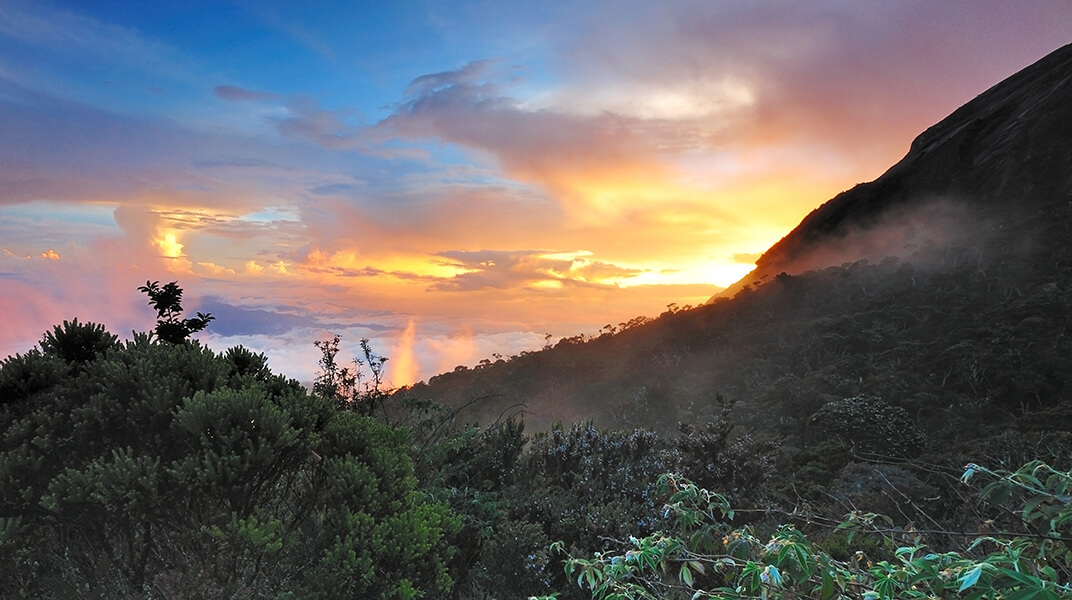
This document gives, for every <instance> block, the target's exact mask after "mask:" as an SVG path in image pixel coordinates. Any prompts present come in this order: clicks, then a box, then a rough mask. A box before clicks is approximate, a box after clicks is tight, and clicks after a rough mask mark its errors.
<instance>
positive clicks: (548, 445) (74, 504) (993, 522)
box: [0, 266, 1072, 600]
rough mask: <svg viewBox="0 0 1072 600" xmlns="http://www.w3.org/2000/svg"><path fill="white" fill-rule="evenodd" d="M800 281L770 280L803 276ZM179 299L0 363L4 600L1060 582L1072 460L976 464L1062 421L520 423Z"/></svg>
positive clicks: (1033, 454)
mask: <svg viewBox="0 0 1072 600" xmlns="http://www.w3.org/2000/svg"><path fill="white" fill-rule="evenodd" d="M890 268H893V266H890ZM828 275H829V276H832V277H840V276H841V274H840V272H837V271H835V272H833V273H831V274H828ZM794 279H796V278H791V279H786V280H783V281H780V282H777V283H775V284H773V285H774V286H780V288H777V287H773V288H772V289H781V288H784V289H785V290H789V292H780V293H790V292H792V293H800V292H799V290H800V289H801V287H802V288H803V289H805V290H806V289H807V288H806V286H801V287H797V288H795V287H794V286H796V285H797V284H796V283H795V282H794V281H793V280H794ZM765 287H766V286H765ZM163 289H164V288H159V287H156V288H154V287H151V286H147V287H146V288H145V289H143V291H146V290H148V291H156V292H157V293H158V296H157V297H155V298H153V297H152V295H151V298H152V299H154V300H155V301H156V303H155V304H153V306H154V308H156V309H157V311H158V316H159V318H160V320H159V321H158V324H157V325H158V327H157V331H156V333H154V334H138V335H136V336H135V338H134V339H133V340H132V341H128V342H120V341H118V339H117V338H116V336H114V335H112V334H111V333H109V332H107V331H105V330H104V328H103V327H101V326H99V325H95V324H91V323H88V324H85V323H79V322H77V321H73V322H65V323H64V324H63V325H61V326H56V327H55V328H54V329H53V330H52V331H50V332H47V333H46V334H45V335H44V337H43V339H42V341H41V343H40V344H39V346H38V347H37V348H34V349H31V350H29V351H28V352H26V353H24V354H17V355H14V356H11V357H9V358H7V359H5V360H4V361H3V362H2V363H0V432H2V434H0V573H2V575H0V598H28V597H29V598H175V599H178V598H203V597H213V598H224V597H229V598H416V597H424V598H458V599H474V600H475V599H483V600H490V599H492V598H527V597H529V596H532V595H537V596H539V595H551V594H557V595H558V596H557V597H559V598H563V599H568V598H589V597H592V596H593V595H594V596H596V597H606V598H650V597H659V598H664V597H665V598H675V597H679V596H680V597H694V595H695V597H763V598H767V597H784V598H817V599H818V600H829V599H830V598H835V597H846V598H860V599H867V598H872V597H920V598H922V597H925V596H926V597H949V598H952V597H967V598H973V599H974V598H981V597H983V596H987V597H992V598H1006V597H1007V598H1013V599H1014V600H1028V598H1030V597H1034V596H1032V595H1031V593H1029V592H1031V591H1032V590H1034V594H1035V595H1038V596H1039V597H1040V598H1055V597H1058V596H1061V597H1064V596H1066V595H1067V593H1068V592H1067V588H1066V587H1061V586H1066V585H1067V571H1068V554H1067V550H1066V549H1064V548H1065V547H1064V546H1063V545H1064V544H1066V543H1067V538H1068V537H1069V536H1070V532H1068V531H1066V530H1067V529H1068V522H1069V516H1068V513H1069V511H1068V510H1067V505H1068V503H1069V498H1068V491H1069V489H1068V487H1069V486H1068V484H1067V481H1068V476H1067V474H1066V473H1063V472H1061V471H1055V470H1052V469H1050V468H1049V467H1045V466H1043V465H1041V464H1032V465H1031V466H1030V467H1028V468H1026V470H1021V471H1019V472H1018V473H1013V474H1007V473H1006V474H1002V473H998V472H997V471H994V472H990V471H985V469H982V468H979V467H973V471H983V472H984V473H986V474H987V475H988V476H990V477H991V478H992V479H991V481H997V482H1004V483H1002V484H1001V485H997V486H995V485H990V486H989V487H987V488H986V489H982V490H980V488H979V487H973V486H974V485H975V483H976V481H977V480H978V478H976V479H972V480H968V478H962V477H961V475H962V473H963V465H964V464H966V463H968V462H971V461H975V462H977V463H980V464H985V465H993V466H994V467H995V468H998V467H1009V468H1013V467H1014V466H1016V465H1020V464H1022V463H1027V462H1030V461H1034V460H1039V459H1041V460H1044V461H1046V462H1048V463H1049V464H1052V465H1068V464H1072V440H1070V434H1069V433H1068V431H1066V430H1064V429H1062V426H1061V425H1060V424H1059V423H1058V424H1055V423H1047V422H1046V421H1045V420H1043V421H1042V425H1041V426H1034V427H1027V426H1022V427H1019V428H1016V429H1010V430H1008V431H1004V432H1003V433H1001V434H1000V435H988V434H986V432H988V431H990V430H988V429H985V428H981V429H979V430H977V431H976V433H977V435H975V437H970V436H966V435H961V436H957V437H954V438H952V439H943V440H938V441H936V439H935V434H936V433H938V434H940V433H941V432H942V431H945V430H944V429H940V428H939V429H936V428H934V427H928V426H926V424H925V423H923V422H921V421H920V415H921V414H924V413H923V412H921V411H922V409H917V410H915V411H913V410H910V406H906V405H905V403H904V402H891V401H887V400H886V399H885V398H886V397H889V396H887V395H885V394H883V393H882V392H883V391H884V390H883V389H881V388H880V389H878V390H869V391H871V392H872V393H860V390H859V388H857V387H849V388H844V390H843V392H842V393H841V394H840V395H838V394H837V393H834V392H836V391H837V390H839V389H842V388H838V387H836V386H835V387H833V388H831V391H830V393H826V394H818V395H817V399H813V400H810V401H809V402H810V403H805V406H804V407H798V408H797V410H798V411H799V412H800V413H801V414H800V416H798V417H794V418H796V419H798V420H799V421H801V422H802V423H804V424H806V426H804V427H803V433H802V432H801V431H800V430H798V429H797V428H794V427H789V428H786V427H783V426H781V424H779V423H774V424H773V425H771V426H768V427H765V428H760V427H756V426H754V424H755V422H756V420H757V417H756V416H755V415H754V414H753V415H749V414H744V415H742V406H741V405H740V404H737V403H735V402H734V401H732V400H726V399H723V397H722V396H720V395H717V394H715V395H713V396H712V397H711V398H710V400H709V402H707V403H706V404H705V405H704V406H703V407H702V409H697V408H694V409H693V412H692V413H689V415H690V418H689V419H687V420H683V421H681V422H679V423H678V424H677V425H676V427H674V428H673V430H672V431H670V430H668V429H669V427H668V424H667V423H666V422H665V419H662V420H660V419H652V420H650V421H649V422H647V423H646V424H645V425H644V426H629V427H602V426H597V425H595V424H593V423H592V422H579V423H575V424H573V425H569V426H562V425H554V426H551V427H549V428H546V429H543V430H539V431H536V432H535V433H528V432H526V423H525V422H524V421H523V420H521V419H519V418H516V417H511V418H505V419H503V420H497V421H493V422H490V423H484V424H476V423H471V422H466V421H465V420H463V418H462V416H461V415H463V414H464V412H463V410H462V409H463V408H464V407H461V408H459V407H450V406H447V405H444V404H440V403H437V402H433V401H430V400H427V399H422V398H420V397H419V396H417V395H415V393H414V392H415V391H416V390H408V393H400V394H395V393H392V390H387V389H383V388H382V379H381V377H380V374H381V371H382V368H383V364H384V363H383V360H384V359H383V358H382V357H378V356H376V355H375V354H374V353H373V352H372V350H371V348H369V347H368V346H367V344H363V346H362V347H363V349H364V352H365V356H364V357H363V359H362V360H361V361H360V363H358V364H357V365H355V366H356V367H357V368H356V369H355V368H351V367H345V366H342V365H340V364H338V363H337V362H336V357H337V352H338V341H337V340H334V341H328V342H320V343H318V347H319V348H320V349H321V350H322V352H323V359H322V360H321V371H320V375H319V376H318V379H317V381H316V382H315V384H314V386H313V391H312V393H310V392H309V391H307V390H306V389H304V388H303V387H301V386H300V385H299V384H298V383H297V382H296V381H293V380H287V379H285V378H283V377H281V376H278V375H275V374H273V373H271V371H270V370H269V369H268V367H267V361H266V359H265V357H264V356H263V355H259V354H256V353H253V352H250V351H248V350H246V349H244V348H242V347H236V348H231V349H229V350H227V351H226V352H224V353H219V354H217V353H215V352H213V351H211V350H209V349H208V348H206V347H204V346H202V345H200V344H199V343H198V342H196V341H190V340H189V339H188V338H189V335H190V334H191V333H193V332H195V331H196V330H197V329H199V328H203V327H204V326H205V325H207V324H208V322H209V321H210V320H211V316H210V315H198V318H197V319H196V320H193V321H190V320H183V319H181V315H180V314H179V312H180V311H181V308H180V309H179V310H174V306H170V309H169V305H168V303H169V302H174V303H176V304H177V303H178V302H179V300H181V289H179V288H177V286H175V287H174V288H173V289H172V288H167V289H171V291H172V292H175V293H173V294H172V295H171V296H170V297H164V296H160V295H159V294H160V293H161V290H163ZM794 290H796V291H795V292H794ZM147 293H148V292H147ZM752 293H753V294H762V293H763V292H762V291H761V290H757V291H755V292H752ZM764 302H765V303H766V304H764ZM777 302H780V300H778V297H777V295H774V294H772V295H771V297H770V298H767V299H765V300H764V299H763V297H762V296H761V297H760V298H759V299H757V300H755V301H754V305H753V306H755V307H759V308H753V309H749V310H769V309H770V308H769V307H770V306H771V305H772V303H777ZM722 306H723V308H718V307H717V306H716V307H715V308H712V309H708V310H726V308H725V306H727V305H726V304H723V305H722ZM742 310H744V309H743V308H742ZM677 317H678V315H677V314H676V313H671V314H670V315H664V317H663V318H662V319H660V320H659V321H660V322H659V323H657V325H658V326H659V327H671V328H672V327H675V326H676V325H675V323H676V321H675V318H677ZM693 318H695V317H693ZM162 325H163V330H164V331H166V332H168V336H169V337H164V336H163V335H160V334H159V331H160V330H161V326H162ZM640 326H646V325H640ZM632 329H633V328H627V331H625V332H624V333H617V334H616V335H614V336H612V338H618V337H619V336H626V337H625V339H628V337H627V334H628V333H629V332H630V331H632ZM694 333H696V334H697V335H699V334H700V333H699V332H694ZM606 343H621V342H620V340H618V341H615V339H611V340H608V341H607V342H606ZM854 352H855V351H854ZM850 354H851V353H849V352H846V354H845V356H843V358H846V359H847V357H848V356H849V355H850ZM361 366H364V367H365V368H368V369H371V373H361V371H360V367H361ZM952 377H953V376H952V375H950V376H949V378H952ZM995 381H1004V380H1003V379H1000V378H999V377H998V376H997V374H996V373H995V374H993V375H991V376H990V378H989V379H988V381H987V385H991V386H993V385H995ZM939 389H941V387H940V386H939ZM850 392H851V393H850ZM481 402H486V400H482V399H476V400H473V403H474V404H480V403H481ZM639 403H640V404H643V402H639ZM1050 404H1051V405H1052V403H1050ZM1056 406H1057V407H1058V408H1059V407H1060V405H1059V404H1058V405H1056ZM655 408H657V407H656V406H652V407H650V409H651V410H654V409H655ZM638 410H639V409H638ZM935 410H936V409H935ZM991 410H992V409H991ZM1045 410H1049V411H1051V412H1052V413H1053V415H1055V417H1054V418H1056V415H1057V412H1055V411H1056V410H1057V409H1054V408H1052V406H1051V407H1049V408H1047V407H1045V406H1044V407H1042V408H1040V409H1035V410H1033V411H1030V412H1027V413H1025V414H1024V415H1022V416H1021V417H1020V419H1021V420H1023V419H1027V418H1028V416H1030V415H1035V417H1033V418H1035V419H1036V420H1037V419H1038V415H1040V414H1049V413H1043V412H1042V411H1045ZM809 411H810V412H809ZM985 414H990V413H985ZM634 416H635V415H634ZM742 422H743V423H749V424H752V425H750V426H748V427H742V426H741V425H740V423H742ZM961 422H962V423H969V422H971V415H968V416H966V417H965V418H964V419H963V420H962V421H961ZM965 439H971V440H973V441H971V443H964V441H963V440H965ZM668 474H673V475H668ZM1031 478H1035V479H1031ZM988 483H989V482H988ZM707 490H710V491H707ZM980 492H981V493H982V498H984V499H985V500H986V502H983V503H980V502H979V498H980ZM730 507H732V511H733V513H734V518H733V520H732V521H730V520H729V514H730V510H731V509H730ZM880 513H881V514H885V515H888V516H889V519H888V520H886V518H885V517H878V516H876V515H877V514H880ZM845 515H850V517H849V520H848V521H847V522H845V523H847V524H843V525H840V526H839V523H843V521H844V518H845ZM865 533H866V534H867V535H864V534H865ZM1024 540H1026V542H1025V541H1024ZM786 548H791V549H792V550H785V549H786ZM1014 551H1015V552H1017V553H1018V554H1016V556H1015V557H1013V558H1008V560H1006V558H1002V557H1008V556H1011V555H1009V553H1010V552H1014ZM1002 553H1004V554H1002ZM1010 561H1011V562H1010ZM876 565H877V566H876ZM979 565H983V566H979ZM987 565H990V566H987ZM882 569H886V570H885V571H882ZM913 569H914V570H913ZM1010 569H1011V570H1014V571H1016V572H1017V573H1023V577H1024V578H1033V579H1030V581H1026V580H1025V581H1020V580H1017V579H1016V577H1014V576H1013V575H1010V574H1009V573H1008V571H1009V570H1010ZM1017 569H1019V570H1018V571H1017ZM1010 577H1011V578H1012V580H1010V579H1009V578H1010ZM969 580H970V581H971V582H972V583H971V584H970V585H966V584H967V583H968V582H969ZM1013 580H1015V581H1013ZM1016 581H1019V582H1020V583H1019V584H1017V583H1016ZM1040 582H1042V583H1040ZM1024 586H1027V587H1024ZM1031 586H1034V587H1031ZM1047 586H1049V587H1047ZM979 591H982V592H984V593H983V594H981V595H974V596H973V594H976V593H977V592H979Z"/></svg>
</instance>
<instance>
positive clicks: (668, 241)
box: [0, 0, 1072, 386]
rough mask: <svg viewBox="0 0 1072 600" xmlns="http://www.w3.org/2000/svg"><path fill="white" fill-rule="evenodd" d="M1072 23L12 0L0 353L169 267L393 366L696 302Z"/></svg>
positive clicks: (6, 47)
mask: <svg viewBox="0 0 1072 600" xmlns="http://www.w3.org/2000/svg"><path fill="white" fill-rule="evenodd" d="M1069 42H1072V3H1069V2H1066V1H1063V0H1062V1H1057V0H1054V1H1045V0H1039V1H1033V2H1014V1H1011V0H1010V1H1006V2H997V1H991V0H953V1H943V2H931V1H923V0H921V1H909V0H886V1H883V2H861V1H858V0H816V1H808V2H790V1H784V0H778V1H776V0H748V1H744V0H741V1H735V0H734V1H731V0H697V1H675V0H666V1H659V2H651V1H650V0H645V1H633V0H616V1H606V2H603V1H595V0H593V1H585V0H570V1H553V0H552V1H546V2H501V1H500V2H495V1H486V0H472V1H456V2H453V1H452V2H432V1H405V0H399V1H397V2H364V1H351V2H335V1H331V2H318V1H304V2H283V1H274V0H267V1H256V2H254V1H252V0H248V1H247V0H232V1H228V0H212V1H205V2H200V1H196V0H177V1H175V2H162V3H156V2H153V3H148V2H134V1H120V0H115V1H103V0H102V1H96V0H79V1H77V2H53V1H49V0H26V1H23V0H0V315H3V316H2V318H0V357H3V356H8V355H11V354H14V353H16V352H25V351H27V350H29V349H30V348H31V347H33V345H34V344H35V343H36V342H37V341H38V340H40V339H41V337H42V336H43V334H44V332H45V331H47V330H49V329H51V327H52V326H53V325H55V324H58V323H61V322H62V321H63V320H65V319H72V318H78V319H79V320H80V321H83V322H84V321H92V322H95V323H103V324H104V325H105V326H106V327H108V329H109V330H110V331H112V332H113V333H116V334H119V335H120V336H121V337H123V338H129V337H130V333H131V332H132V331H134V330H137V331H147V330H149V329H151V328H152V326H153V324H154V319H155V315H154V313H153V311H152V310H151V309H150V308H149V307H148V306H147V298H146V297H145V296H144V295H142V294H140V293H139V292H138V291H137V287H138V286H141V285H144V284H145V283H146V282H147V281H161V282H167V281H178V282H179V284H180V285H181V286H182V287H183V289H184V290H185V292H186V296H185V301H184V306H185V308H186V309H187V311H188V312H189V313H191V314H192V313H193V312H195V311H202V312H211V313H212V314H213V315H214V316H215V317H216V320H215V321H214V322H213V323H212V324H211V325H210V327H209V329H208V330H207V331H206V332H203V333H201V334H199V339H200V340H201V341H202V342H204V343H207V344H208V345H209V346H210V347H212V348H213V349H216V350H218V351H223V350H225V349H226V348H228V347H230V346H234V345H238V344H241V345H244V346H246V347H247V348H251V349H253V350H256V351H258V352H264V353H265V354H267V356H268V357H269V364H270V366H271V367H272V369H273V370H275V371H276V372H282V373H284V374H286V375H288V376H291V377H296V378H298V379H299V380H302V381H309V380H311V379H312V377H313V374H314V373H315V371H316V367H317V360H318V358H319V356H320V354H319V351H318V350H317V349H316V347H315V346H314V344H313V342H314V341H316V340H323V339H328V338H330V336H332V335H335V334H337V335H340V336H341V338H342V356H340V358H348V357H351V356H355V355H357V354H358V352H359V350H358V342H359V340H360V339H362V338H368V339H370V340H371V343H372V346H373V348H374V350H376V351H377V352H378V353H379V354H383V355H386V356H388V357H389V361H388V363H387V366H388V371H387V379H388V381H389V383H391V384H392V385H395V386H402V385H407V384H411V383H413V382H415V381H418V380H422V379H427V378H428V377H430V376H432V375H435V374H436V373H440V372H443V371H448V370H453V369H454V368H455V367H456V366H457V365H469V366H472V365H474V364H476V363H477V362H478V361H480V360H482V359H487V358H491V357H493V356H494V355H503V356H510V355H512V354H517V353H519V352H522V351H530V350H537V349H539V348H540V347H542V346H543V345H544V344H546V343H547V342H548V340H550V341H551V342H552V343H553V342H554V341H557V339H559V338H560V337H564V336H572V335H576V334H579V333H587V334H593V333H597V332H598V331H599V330H600V329H601V328H602V327H603V326H605V325H608V324H609V325H614V324H618V323H622V322H625V321H629V320H630V319H632V318H633V317H636V316H641V315H643V316H651V317H653V316H657V315H658V314H659V313H661V312H663V311H665V310H666V306H667V305H669V304H677V305H678V306H685V305H695V304H700V303H702V302H704V301H705V300H706V299H707V298H709V297H710V296H711V295H712V294H714V293H716V292H717V291H718V290H719V289H721V287H724V286H728V285H729V284H731V283H733V282H734V281H736V280H738V279H739V278H741V277H742V276H744V275H746V274H747V273H748V271H749V270H750V269H751V268H752V267H753V266H754V265H753V263H754V261H755V259H756V258H757V257H758V256H759V254H760V253H762V252H763V251H764V250H766V249H767V248H768V247H770V246H771V245H772V244H774V243H775V242H777V241H778V240H779V239H780V238H781V237H782V236H784V235H785V234H786V233H788V232H789V231H790V230H791V229H792V228H793V227H794V226H795V225H796V224H797V223H799V221H800V220H801V219H802V218H803V217H804V216H805V215H806V214H807V213H808V212H810V211H811V210H813V209H815V208H816V207H818V206H819V205H820V204H822V203H823V202H824V201H826V200H828V199H830V198H832V197H833V196H834V195H836V194H837V193H839V192H841V191H844V190H846V189H849V188H851V187H852V186H853V185H855V184H857V183H859V182H864V181H870V180H873V179H875V178H876V177H878V176H879V175H881V174H882V172H884V171H885V170H886V169H887V168H889V167H890V166H891V165H893V164H894V163H895V162H896V161H897V160H899V159H900V158H901V157H902V156H904V154H905V153H906V152H907V150H908V147H909V144H910V143H911V140H912V139H913V138H914V137H915V136H916V135H918V134H919V133H920V132H922V131H923V130H924V129H926V128H927V127H928V126H930V125H932V124H934V123H936V122H937V121H939V120H940V119H942V118H943V117H945V116H946V115H948V114H949V113H950V112H952V111H953V110H954V109H956V108H957V107H958V106H960V105H962V104H964V103H965V102H967V101H968V100H970V99H971V98H973V97H975V96H976V95H978V94H980V93H982V92H983V91H984V90H986V89H987V88H989V87H990V86H992V85H994V84H996V83H998V82H999V81H1001V80H1002V79H1004V78H1006V77H1008V76H1009V75H1011V74H1013V73H1014V72H1016V71H1018V70H1019V69H1021V68H1023V67H1025V66H1027V65H1029V64H1031V63H1033V62H1035V61H1036V60H1038V59H1039V58H1041V57H1043V56H1044V55H1046V54H1048V53H1049V52H1051V51H1053V50H1055V49H1057V48H1059V47H1060V46H1062V45H1064V44H1066V43H1069ZM548 336H550V337H548Z"/></svg>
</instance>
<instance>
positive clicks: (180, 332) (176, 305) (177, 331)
mask: <svg viewBox="0 0 1072 600" xmlns="http://www.w3.org/2000/svg"><path fill="white" fill-rule="evenodd" d="M138 291H139V292H142V293H144V294H148V295H149V306H151V307H153V308H154V309H156V315H157V321H156V330H155V331H156V337H157V338H159V339H161V340H163V341H165V342H170V343H172V344H181V343H183V342H185V341H186V340H187V339H188V338H189V337H190V336H191V335H192V334H194V333H197V332H198V331H201V330H202V329H204V328H205V327H208V324H209V322H210V321H212V320H214V319H215V317H213V316H212V315H211V314H208V313H201V312H199V313H197V316H196V317H191V318H189V319H183V318H182V288H181V287H179V283H178V282H177V281H172V282H171V283H167V284H164V285H163V286H161V285H160V282H159V281H146V282H145V285H143V286H141V287H139V288H138Z"/></svg>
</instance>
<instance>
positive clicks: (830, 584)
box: [819, 569, 837, 600]
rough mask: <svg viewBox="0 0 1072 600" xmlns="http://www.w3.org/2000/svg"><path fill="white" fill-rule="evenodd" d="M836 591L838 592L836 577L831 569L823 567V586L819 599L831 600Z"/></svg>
mask: <svg viewBox="0 0 1072 600" xmlns="http://www.w3.org/2000/svg"><path fill="white" fill-rule="evenodd" d="M835 593H837V586H836V585H835V584H834V577H833V576H832V575H831V573H830V570H829V569H823V586H822V589H821V590H820V592H819V600H830V598H833V597H834V594H835Z"/></svg>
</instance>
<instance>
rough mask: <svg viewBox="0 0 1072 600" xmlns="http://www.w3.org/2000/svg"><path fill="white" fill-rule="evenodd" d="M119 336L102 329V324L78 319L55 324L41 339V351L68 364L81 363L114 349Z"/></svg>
mask: <svg viewBox="0 0 1072 600" xmlns="http://www.w3.org/2000/svg"><path fill="white" fill-rule="evenodd" d="M118 340H119V338H118V337H117V336H115V335H113V334H111V333H108V332H107V331H105V329H104V325H99V324H95V323H79V322H78V319H73V320H71V321H64V322H63V326H62V327H61V326H60V325H56V326H54V327H53V328H52V331H49V332H46V333H45V337H44V338H42V339H41V342H40V344H39V345H40V346H41V351H42V352H44V353H45V354H47V355H49V356H55V357H57V358H61V359H63V360H64V361H65V362H67V363H70V364H76V365H81V364H84V363H87V362H89V361H91V360H93V359H94V358H95V357H96V356H97V355H98V354H103V353H105V352H108V351H110V350H114V349H115V348H116V347H117V346H118Z"/></svg>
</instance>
